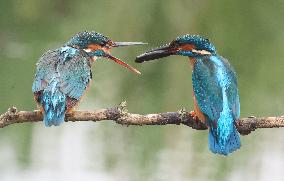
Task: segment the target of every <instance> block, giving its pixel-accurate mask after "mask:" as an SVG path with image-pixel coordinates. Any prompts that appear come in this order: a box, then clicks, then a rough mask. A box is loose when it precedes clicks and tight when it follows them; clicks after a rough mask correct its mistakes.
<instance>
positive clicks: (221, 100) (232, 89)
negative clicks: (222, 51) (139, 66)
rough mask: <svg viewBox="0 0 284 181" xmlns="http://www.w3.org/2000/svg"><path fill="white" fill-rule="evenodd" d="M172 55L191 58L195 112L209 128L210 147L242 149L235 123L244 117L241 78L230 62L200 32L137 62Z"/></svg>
mask: <svg viewBox="0 0 284 181" xmlns="http://www.w3.org/2000/svg"><path fill="white" fill-rule="evenodd" d="M170 55H182V56H187V57H189V60H190V63H191V65H192V67H193V72H192V84H193V92H194V93H193V100H194V112H191V114H193V116H195V118H196V119H197V117H198V119H199V120H201V121H204V122H205V123H206V125H207V126H208V127H209V148H210V150H211V151H212V152H213V153H218V154H222V155H227V154H229V153H231V152H233V151H235V150H237V149H238V148H240V146H241V144H240V136H239V133H238V131H237V130H236V126H235V121H236V120H238V119H239V117H240V102H239V95H238V87H237V77H236V73H235V71H234V70H233V68H232V67H231V65H230V64H229V62H228V61H227V60H226V59H225V58H223V57H221V56H220V55H218V54H217V52H216V49H215V47H214V45H213V44H212V43H210V41H209V40H208V39H206V38H203V37H201V36H199V35H183V36H179V37H177V38H176V39H175V40H174V41H172V42H171V43H170V44H167V45H164V46H161V47H159V48H156V49H153V50H150V51H147V52H146V53H144V54H142V55H139V56H138V57H136V60H135V61H136V62H138V63H142V62H144V61H149V60H154V59H159V58H162V57H167V56H170ZM196 116H197V117H196Z"/></svg>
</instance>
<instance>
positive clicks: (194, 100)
mask: <svg viewBox="0 0 284 181" xmlns="http://www.w3.org/2000/svg"><path fill="white" fill-rule="evenodd" d="M193 104H194V112H195V114H196V116H197V117H198V119H199V120H200V121H203V122H205V121H206V117H205V115H204V114H203V112H201V110H200V108H199V106H198V103H197V100H196V98H195V95H193Z"/></svg>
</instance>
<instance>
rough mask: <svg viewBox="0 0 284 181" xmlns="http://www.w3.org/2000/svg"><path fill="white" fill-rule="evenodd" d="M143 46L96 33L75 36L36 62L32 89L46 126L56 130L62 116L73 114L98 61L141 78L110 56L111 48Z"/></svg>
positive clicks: (129, 67) (136, 71)
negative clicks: (106, 61)
mask: <svg viewBox="0 0 284 181" xmlns="http://www.w3.org/2000/svg"><path fill="white" fill-rule="evenodd" d="M142 44H145V43H142V42H114V41H112V40H111V39H109V38H108V37H106V36H104V35H102V34H100V33H98V32H95V31H83V32H79V33H77V34H75V35H74V36H73V37H72V38H71V39H70V40H68V41H67V43H65V44H64V45H63V46H61V47H60V48H56V49H54V50H48V51H47V52H45V53H44V54H43V55H42V56H41V57H40V58H39V60H38V62H37V64H36V73H35V78H34V82H33V85H32V92H33V93H34V98H35V101H36V103H37V105H38V107H39V108H40V111H41V112H42V114H43V121H44V124H45V126H47V127H50V126H52V125H54V126H59V125H61V123H62V122H64V119H65V114H66V113H69V112H72V111H73V110H74V108H75V106H77V105H78V103H79V101H80V100H81V98H82V97H83V95H84V93H86V91H87V89H88V87H89V84H90V81H91V79H92V70H91V68H92V64H93V62H94V61H95V60H96V59H98V58H100V57H101V58H107V59H109V60H112V61H114V62H116V63H118V64H120V65H122V66H124V67H126V68H128V69H129V70H130V71H132V72H134V73H137V74H141V73H140V72H139V71H138V70H136V69H135V68H133V67H131V66H130V65H128V64H126V63H125V62H123V61H122V60H120V59H118V58H116V57H114V56H112V55H111V54H110V49H111V48H112V47H120V46H131V45H142Z"/></svg>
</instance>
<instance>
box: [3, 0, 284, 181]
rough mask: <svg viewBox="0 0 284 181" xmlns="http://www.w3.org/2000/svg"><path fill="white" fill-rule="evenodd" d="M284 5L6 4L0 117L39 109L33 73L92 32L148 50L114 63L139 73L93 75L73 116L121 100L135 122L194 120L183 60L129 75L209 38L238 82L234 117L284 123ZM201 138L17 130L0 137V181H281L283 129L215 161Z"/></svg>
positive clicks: (165, 132) (102, 65)
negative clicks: (155, 54) (185, 114)
mask: <svg viewBox="0 0 284 181" xmlns="http://www.w3.org/2000/svg"><path fill="white" fill-rule="evenodd" d="M283 9H284V1H283V0H275V1H267V0H251V1H247V0H238V1H228V0H218V1H209V0H189V1H186V0H183V1H182V0H180V1H178V0H176V1H172V0H156V1H153V0H143V1H128V0H116V1H108V0H105V1H91V0H88V1H75V0H68V1H67V0H53V1H43V0H40V1H39V0H26V1H21V0H12V1H9V0H1V2H0V27H1V28H0V85H1V89H0V112H1V113H3V112H5V111H6V110H7V108H8V107H10V106H12V105H14V106H16V107H17V108H18V109H20V110H33V109H35V108H36V106H35V103H34V100H33V94H32V92H31V85H32V81H33V78H34V72H35V64H36V62H37V60H38V58H39V57H40V56H41V55H42V53H43V52H45V51H46V50H48V49H52V48H57V47H60V46H61V45H62V44H64V43H65V42H66V41H67V40H68V39H69V38H70V37H71V36H73V35H74V34H75V33H77V32H79V31H83V30H95V31H97V32H100V33H102V34H104V35H106V36H108V37H110V38H112V39H113V40H114V41H144V42H148V43H149V45H146V46H139V47H127V48H126V47H125V48H117V49H114V50H113V51H112V54H113V55H115V56H117V57H120V58H122V59H123V60H125V61H126V62H128V63H129V64H131V65H134V66H135V67H137V68H138V69H139V70H140V71H141V72H142V73H143V75H142V76H137V75H134V74H132V73H131V72H129V71H127V70H126V69H124V68H121V67H120V66H118V65H116V64H114V63H113V62H110V61H107V60H105V59H101V60H99V61H97V62H96V63H95V64H94V67H93V72H94V77H93V83H92V86H91V88H90V91H89V93H88V94H87V96H86V97H85V99H84V100H83V101H82V103H81V104H80V107H79V108H80V109H84V110H93V109H98V108H105V107H110V106H114V105H117V104H119V103H120V102H121V101H124V100H127V102H128V109H129V111H131V112H135V113H157V112H166V111H177V110H179V109H181V108H186V109H187V110H192V108H193V104H192V102H193V101H192V88H191V67H190V65H189V62H188V60H187V59H186V58H185V57H177V56H172V57H168V58H165V59H164V60H161V61H153V62H149V63H145V64H135V63H134V59H135V56H136V55H138V54H140V53H143V51H145V50H147V49H150V48H153V47H155V46H158V45H161V44H162V43H168V42H170V41H171V40H173V39H174V38H175V37H177V36H178V35H182V34H186V33H189V34H200V35H203V36H206V37H208V38H210V40H211V41H212V42H213V43H214V44H215V46H216V47H217V50H218V52H219V54H221V55H222V56H224V57H226V58H227V59H229V60H230V62H231V64H232V65H233V66H234V67H235V69H236V72H237V74H238V81H239V90H240V99H241V117H246V116H250V115H255V116H276V115H284V84H283V75H284V72H283V71H284V59H283V57H284V51H283V47H284V31H283V29H284V23H283V17H284V11H283ZM207 134H208V133H207V131H196V130H192V129H191V128H188V127H186V126H176V125H172V126H143V127H135V126H130V127H126V126H121V125H117V124H115V123H114V122H112V121H103V122H101V123H93V122H76V123H65V124H63V125H62V126H60V127H52V128H45V127H44V125H43V123H25V124H14V125H11V126H9V127H6V128H3V129H1V130H0V180H1V181H8V180H9V181H11V180H21V181H25V180H29V181H34V180H43V181H44V180H67V179H68V180H71V181H72V180H84V181H89V180H107V181H112V180H121V181H140V180H141V181H148V180H158V181H160V180H161V181H164V180H165V181H167V180H179V181H183V180H219V181H221V180H231V181H235V180H236V181H237V180H258V181H264V180H281V178H282V179H283V177H284V172H283V170H284V154H283V152H284V129H265V130H264V129H262V130H257V131H255V132H253V133H252V134H250V135H249V136H244V137H242V138H241V139H242V148H241V149H240V150H239V151H237V152H235V153H233V154H231V155H230V156H228V157H223V156H218V155H214V154H212V153H211V152H210V151H209V150H208V146H207Z"/></svg>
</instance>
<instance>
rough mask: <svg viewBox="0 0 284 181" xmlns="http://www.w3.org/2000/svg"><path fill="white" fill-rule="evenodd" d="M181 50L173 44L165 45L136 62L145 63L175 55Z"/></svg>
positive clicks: (142, 56) (137, 59)
mask: <svg viewBox="0 0 284 181" xmlns="http://www.w3.org/2000/svg"><path fill="white" fill-rule="evenodd" d="M178 50H179V48H177V47H175V46H172V44H167V45H163V46H161V47H159V48H155V49H152V50H150V51H147V52H145V53H143V54H141V55H139V56H137V57H136V59H135V62H137V63H142V62H144V61H149V60H155V59H159V58H163V57H167V56H170V55H175V54H176V52H177V51H178Z"/></svg>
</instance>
